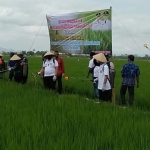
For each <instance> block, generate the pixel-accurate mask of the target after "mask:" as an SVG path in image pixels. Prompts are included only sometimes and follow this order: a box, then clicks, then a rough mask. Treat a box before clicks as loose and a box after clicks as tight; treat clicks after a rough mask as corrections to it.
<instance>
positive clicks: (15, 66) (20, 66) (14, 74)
mask: <svg viewBox="0 0 150 150" xmlns="http://www.w3.org/2000/svg"><path fill="white" fill-rule="evenodd" d="M8 70H9V80H10V81H12V80H13V78H14V81H15V82H18V83H22V84H24V83H26V82H27V79H28V59H27V58H26V57H24V56H23V53H22V52H19V53H17V54H15V53H11V54H10V60H9V61H8Z"/></svg>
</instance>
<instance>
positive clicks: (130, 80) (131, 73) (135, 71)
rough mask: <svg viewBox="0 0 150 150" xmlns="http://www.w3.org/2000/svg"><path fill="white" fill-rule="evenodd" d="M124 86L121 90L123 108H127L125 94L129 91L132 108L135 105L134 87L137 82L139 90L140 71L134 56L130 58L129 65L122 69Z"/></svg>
mask: <svg viewBox="0 0 150 150" xmlns="http://www.w3.org/2000/svg"><path fill="white" fill-rule="evenodd" d="M121 74H122V79H123V80H122V85H121V89H120V97H121V103H122V106H123V107H126V105H127V103H126V100H125V94H126V91H127V89H128V92H129V105H130V106H132V105H133V103H134V86H135V80H136V83H137V88H139V76H140V69H139V67H138V66H137V65H135V64H134V56H133V55H129V56H128V63H127V64H125V65H124V66H123V67H122V70H121Z"/></svg>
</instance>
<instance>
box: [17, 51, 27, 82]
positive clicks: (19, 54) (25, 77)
mask: <svg viewBox="0 0 150 150" xmlns="http://www.w3.org/2000/svg"><path fill="white" fill-rule="evenodd" d="M17 55H18V56H19V57H20V58H21V63H22V67H23V70H22V81H21V82H22V84H24V83H26V82H27V79H28V59H27V58H26V57H24V56H23V53H22V52H19V53H17Z"/></svg>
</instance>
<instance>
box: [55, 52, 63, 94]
mask: <svg viewBox="0 0 150 150" xmlns="http://www.w3.org/2000/svg"><path fill="white" fill-rule="evenodd" d="M54 54H55V59H56V60H57V62H58V71H57V80H56V82H58V93H59V94H61V93H62V76H64V73H65V67H64V61H63V58H61V57H59V52H58V51H55V53H54Z"/></svg>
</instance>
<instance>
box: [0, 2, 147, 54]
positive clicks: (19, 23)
mask: <svg viewBox="0 0 150 150" xmlns="http://www.w3.org/2000/svg"><path fill="white" fill-rule="evenodd" d="M110 6H112V11H113V13H112V30H113V54H138V55H145V54H149V55H150V51H149V50H147V49H146V48H144V47H143V45H144V44H145V43H146V44H148V45H149V47H150V17H149V14H150V9H149V8H150V1H149V0H143V1H139V0H126V1H124V0H82V1H81V0H75V1H74V0H63V1H62V0H53V1H52V0H0V47H3V48H7V49H10V48H11V49H14V50H18V51H20V50H29V48H30V46H31V44H32V42H33V40H34V38H35V36H36V34H37V33H38V30H39V28H40V26H41V24H42V22H43V21H44V23H43V26H42V27H41V30H40V32H39V34H38V36H37V38H36V40H35V42H34V44H33V47H32V49H36V51H37V50H40V51H41V50H42V51H45V50H49V35H48V28H47V22H46V18H45V16H46V14H47V15H58V14H62V13H70V12H78V11H89V10H98V9H99V10H101V9H108V8H110ZM122 25H123V26H122ZM129 35H130V36H129Z"/></svg>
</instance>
